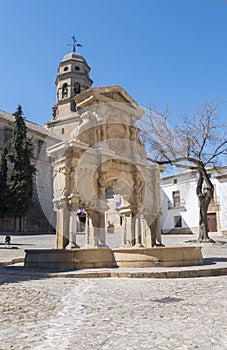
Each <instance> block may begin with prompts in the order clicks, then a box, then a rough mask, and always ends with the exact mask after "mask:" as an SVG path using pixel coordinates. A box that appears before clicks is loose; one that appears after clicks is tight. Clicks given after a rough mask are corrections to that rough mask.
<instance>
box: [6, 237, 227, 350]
mask: <svg viewBox="0 0 227 350" xmlns="http://www.w3.org/2000/svg"><path fill="white" fill-rule="evenodd" d="M213 238H215V237H213ZM79 239H80V240H81V241H82V240H83V237H82V236H81V237H79ZM192 239H194V237H192V236H178V237H174V236H164V237H163V241H164V243H165V244H166V245H174V244H175V245H176V244H177V245H181V244H184V245H185V244H192V243H190V242H188V243H185V241H188V240H192ZM216 239H217V240H218V242H217V243H216V244H206V245H203V246H204V247H203V255H204V257H205V259H208V260H207V263H208V265H207V266H211V265H209V264H211V263H213V265H214V266H215V265H216V264H224V265H225V266H226V260H227V255H226V246H227V245H226V244H225V242H226V239H223V238H221V237H216ZM54 240H55V238H54V236H53V235H36V236H29V235H15V236H13V237H12V243H13V247H17V248H18V249H5V248H4V245H3V242H4V236H3V235H1V236H0V243H2V244H1V245H0V248H1V249H0V261H1V262H4V261H5V262H6V261H10V260H12V259H18V258H23V256H24V249H28V248H29V249H31V248H32V247H34V248H44V247H46V248H53V247H54ZM108 240H109V242H108V243H109V244H110V242H111V245H112V246H114V245H115V244H117V245H118V244H119V242H118V241H119V236H117V235H112V236H111V237H108ZM194 268H195V269H196V268H197V267H194ZM24 270H25V269H24V268H23V267H22V266H20V264H17V265H13V266H1V267H0V295H1V298H0V324H1V332H0V350H9V349H11V350H28V349H31V350H33V349H34V350H42V349H43V350H49V349H50V350H51V349H55V350H129V349H130V350H137V349H138V350H140V349H146V350H153V349H154V350H164V349H170V350H184V349H186V350H192V349H193V350H194V349H199V350H224V349H227V347H226V344H227V338H226V326H227V324H226V316H227V315H226V310H227V309H226V292H225V290H226V276H217V277H201V278H178V279H175V278H171V279H154V278H101V279H98V278H95V279H93V278H89V279H87V278H80V279H78V278H71V275H70V273H69V274H68V275H67V274H63V275H61V278H58V277H59V274H56V275H55V276H56V277H55V278H51V279H49V278H45V277H47V275H45V273H44V274H43V275H42V274H40V271H37V272H36V273H34V271H33V272H31V271H27V273H22V272H21V271H24ZM140 270H141V269H140ZM66 277H67V278H66ZM138 277H139V276H138Z"/></svg>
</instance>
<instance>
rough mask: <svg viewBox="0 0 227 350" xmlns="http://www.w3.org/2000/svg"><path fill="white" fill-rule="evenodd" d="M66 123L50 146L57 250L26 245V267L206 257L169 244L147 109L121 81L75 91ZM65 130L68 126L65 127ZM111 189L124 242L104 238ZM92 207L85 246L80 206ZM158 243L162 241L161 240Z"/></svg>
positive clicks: (165, 262)
mask: <svg viewBox="0 0 227 350" xmlns="http://www.w3.org/2000/svg"><path fill="white" fill-rule="evenodd" d="M74 101H75V105H76V111H75V112H74V113H72V114H71V116H70V118H69V119H68V122H67V123H65V124H64V133H65V132H66V131H67V134H70V137H67V138H65V139H64V140H63V141H62V142H59V143H58V144H56V145H55V146H52V147H50V148H49V149H48V155H49V156H50V157H51V158H53V159H54V162H53V192H54V199H53V202H54V209H55V211H56V213H57V226H56V249H53V250H34V251H31V250H29V251H27V254H26V263H25V264H26V266H29V267H39V268H42V267H43V268H57V269H75V268H93V267H122V266H123V267H150V266H183V265H195V264H199V263H201V262H202V255H201V248H199V247H185V248H183V247H180V248H177V247H163V246H162V244H161V232H160V215H161V202H160V189H159V186H160V172H161V171H162V170H163V169H162V168H161V167H160V166H158V165H151V164H149V163H148V161H147V159H146V151H145V149H144V147H143V145H142V143H141V141H140V139H139V130H138V128H137V126H136V122H137V121H138V120H139V119H140V118H141V117H142V115H143V110H142V108H140V107H139V105H138V104H137V103H136V102H135V101H134V100H133V99H132V98H131V96H129V94H128V93H127V92H126V91H125V90H124V89H123V88H121V87H120V86H108V87H99V88H89V89H86V90H85V91H83V92H81V93H79V94H78V95H76V96H75V97H74ZM62 130H63V129H62ZM109 193H113V194H117V195H118V196H119V197H120V199H121V200H120V204H119V205H118V208H117V215H118V216H119V217H120V218H121V227H122V246H121V247H119V248H115V249H111V248H109V247H108V246H107V243H106V232H107V219H106V217H107V215H106V213H107V211H108V208H109V207H108V195H107V194H109ZM78 209H80V210H83V211H84V212H85V213H86V222H85V225H86V229H85V246H84V247H79V246H78V244H77V227H78V225H77V212H78ZM157 245H158V246H157Z"/></svg>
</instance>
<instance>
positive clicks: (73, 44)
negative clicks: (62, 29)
mask: <svg viewBox="0 0 227 350" xmlns="http://www.w3.org/2000/svg"><path fill="white" fill-rule="evenodd" d="M71 38H72V41H73V43H72V44H68V46H72V47H73V52H76V47H77V46H80V47H82V45H81V44H78V43H77V40H76V38H75V35H73V36H72V37H71Z"/></svg>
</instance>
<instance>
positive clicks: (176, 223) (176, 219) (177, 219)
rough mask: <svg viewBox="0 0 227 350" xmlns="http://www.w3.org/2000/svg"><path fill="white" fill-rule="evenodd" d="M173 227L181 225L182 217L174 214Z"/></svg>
mask: <svg viewBox="0 0 227 350" xmlns="http://www.w3.org/2000/svg"><path fill="white" fill-rule="evenodd" d="M174 227H182V217H181V216H180V215H179V216H174Z"/></svg>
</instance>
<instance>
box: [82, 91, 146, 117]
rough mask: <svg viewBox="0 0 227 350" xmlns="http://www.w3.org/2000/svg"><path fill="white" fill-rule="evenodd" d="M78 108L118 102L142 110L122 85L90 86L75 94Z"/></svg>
mask: <svg viewBox="0 0 227 350" xmlns="http://www.w3.org/2000/svg"><path fill="white" fill-rule="evenodd" d="M75 100H76V105H77V108H78V109H81V108H86V107H89V106H91V105H93V104H97V103H110V102H118V103H124V104H128V105H129V106H130V107H131V108H133V109H136V110H137V111H139V110H140V112H141V113H143V112H142V108H140V107H139V105H138V103H136V101H135V100H134V99H133V98H132V97H131V96H130V95H129V94H128V93H127V92H126V91H125V90H124V89H123V88H122V87H121V86H118V85H116V86H104V87H96V88H90V89H88V90H86V91H84V92H82V93H81V94H79V95H77V96H75Z"/></svg>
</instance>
